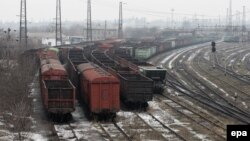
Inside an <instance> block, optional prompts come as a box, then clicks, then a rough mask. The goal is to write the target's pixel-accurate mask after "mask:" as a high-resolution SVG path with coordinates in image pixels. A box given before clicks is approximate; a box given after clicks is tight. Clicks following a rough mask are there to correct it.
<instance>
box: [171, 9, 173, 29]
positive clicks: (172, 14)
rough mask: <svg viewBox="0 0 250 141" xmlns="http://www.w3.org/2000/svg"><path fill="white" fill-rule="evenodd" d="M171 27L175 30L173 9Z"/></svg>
mask: <svg viewBox="0 0 250 141" xmlns="http://www.w3.org/2000/svg"><path fill="white" fill-rule="evenodd" d="M171 12H172V13H171V27H172V29H174V9H171Z"/></svg>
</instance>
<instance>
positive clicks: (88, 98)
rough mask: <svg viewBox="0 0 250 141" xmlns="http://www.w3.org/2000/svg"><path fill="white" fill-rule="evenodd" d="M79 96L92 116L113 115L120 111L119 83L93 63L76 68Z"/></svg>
mask: <svg viewBox="0 0 250 141" xmlns="http://www.w3.org/2000/svg"><path fill="white" fill-rule="evenodd" d="M77 69H78V71H79V72H80V85H81V96H82V98H83V99H84V101H85V103H86V104H87V105H88V107H89V110H90V112H91V113H92V114H98V115H100V114H101V115H103V114H104V115H115V113H116V112H118V111H119V110H120V93H119V92H120V82H119V80H118V79H117V78H116V77H114V76H112V75H111V74H110V73H108V72H106V71H105V70H103V69H102V68H101V67H99V66H97V65H95V64H93V63H83V64H80V65H78V66H77Z"/></svg>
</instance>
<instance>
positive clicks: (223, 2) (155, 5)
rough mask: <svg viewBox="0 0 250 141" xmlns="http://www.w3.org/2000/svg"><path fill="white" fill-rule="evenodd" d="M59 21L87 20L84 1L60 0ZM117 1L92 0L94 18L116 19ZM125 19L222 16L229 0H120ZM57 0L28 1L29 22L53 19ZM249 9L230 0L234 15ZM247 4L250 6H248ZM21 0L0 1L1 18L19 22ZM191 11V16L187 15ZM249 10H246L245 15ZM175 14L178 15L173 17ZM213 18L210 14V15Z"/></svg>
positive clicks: (244, 1)
mask: <svg viewBox="0 0 250 141" xmlns="http://www.w3.org/2000/svg"><path fill="white" fill-rule="evenodd" d="M61 1H62V20H71V21H73V20H77V21H82V20H84V19H86V9H87V6H86V4H87V0H61ZM119 1H120V0H92V16H93V17H92V19H93V20H105V19H107V20H115V19H117V18H118V5H119ZM123 2H124V3H125V5H124V18H132V17H139V18H141V17H146V18H147V19H148V20H155V19H163V20H166V19H167V18H169V17H170V11H171V9H172V8H173V9H174V10H175V12H174V13H176V14H186V15H181V16H182V17H181V18H184V16H185V17H186V18H190V17H191V16H192V15H194V14H195V13H196V14H197V15H209V16H219V15H220V16H225V15H226V8H227V7H228V5H229V0H123ZM55 3H56V0H27V8H28V11H27V13H28V20H29V21H52V20H53V18H54V17H55ZM243 5H245V6H246V10H247V11H249V8H250V1H249V0H233V14H234V13H235V12H236V11H237V10H238V11H240V12H242V6H243ZM248 6H249V7H248ZM19 7H20V0H0V21H18V20H19V18H18V16H17V15H19V11H20V8H19ZM189 14H190V15H189ZM249 15H250V13H247V17H250V16H249ZM176 17H177V16H176ZM211 18H212V17H211Z"/></svg>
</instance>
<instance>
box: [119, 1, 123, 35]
mask: <svg viewBox="0 0 250 141" xmlns="http://www.w3.org/2000/svg"><path fill="white" fill-rule="evenodd" d="M122 25H123V19H122V2H120V5H119V25H118V38H119V39H122V38H123V31H122Z"/></svg>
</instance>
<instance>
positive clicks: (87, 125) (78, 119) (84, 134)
mask: <svg viewBox="0 0 250 141" xmlns="http://www.w3.org/2000/svg"><path fill="white" fill-rule="evenodd" d="M53 124H54V132H55V134H56V135H57V137H58V140H60V141H61V140H74V141H78V140H79V141H81V140H95V141H103V140H105V139H106V138H105V136H103V135H102V134H101V132H100V130H101V129H98V128H96V127H95V126H94V124H93V123H92V122H91V121H89V119H87V117H86V116H85V114H84V112H83V110H82V107H81V105H80V104H79V103H78V102H77V104H76V111H75V112H73V113H72V120H70V121H66V122H64V123H53Z"/></svg>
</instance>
